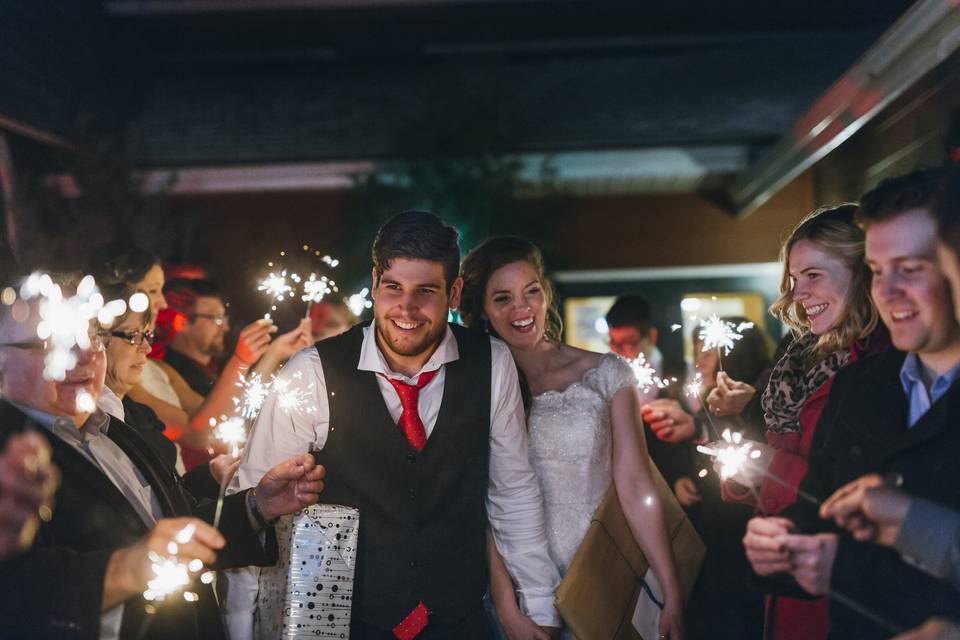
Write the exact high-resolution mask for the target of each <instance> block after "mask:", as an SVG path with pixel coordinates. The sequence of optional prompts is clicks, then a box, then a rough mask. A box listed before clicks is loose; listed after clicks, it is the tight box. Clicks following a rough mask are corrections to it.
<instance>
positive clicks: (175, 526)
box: [101, 518, 226, 611]
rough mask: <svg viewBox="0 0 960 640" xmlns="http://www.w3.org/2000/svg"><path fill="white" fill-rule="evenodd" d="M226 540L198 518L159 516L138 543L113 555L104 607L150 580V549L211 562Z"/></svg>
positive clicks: (179, 559) (109, 565)
mask: <svg viewBox="0 0 960 640" xmlns="http://www.w3.org/2000/svg"><path fill="white" fill-rule="evenodd" d="M188 533H189V534H190V535H189V536H187V535H186V534H188ZM225 544H226V540H224V538H223V535H222V534H221V533H220V532H219V531H217V530H216V529H214V528H213V527H211V526H210V525H209V524H207V523H206V522H203V521H202V520H198V519H197V518H163V519H161V520H158V521H157V524H155V525H154V526H153V528H152V529H151V530H150V531H149V532H148V533H147V534H146V535H145V536H143V537H142V538H140V540H139V541H138V542H137V543H136V544H134V545H133V546H130V547H123V548H121V549H117V550H116V551H114V552H113V553H112V554H111V555H110V560H109V561H108V563H107V570H106V575H105V576H104V588H103V602H102V606H101V610H103V611H106V610H107V609H110V608H112V607H114V606H116V605H118V604H120V603H121V602H123V601H124V600H126V599H127V598H129V597H131V596H133V595H135V594H137V593H140V592H142V591H143V590H144V589H146V587H147V582H148V581H149V580H151V579H152V578H153V571H152V570H151V564H152V562H151V560H150V554H151V552H152V553H155V554H157V555H159V556H161V557H167V556H175V557H176V558H177V560H178V561H180V562H183V563H189V562H190V561H191V560H194V559H199V560H200V561H201V562H203V564H204V565H207V566H209V565H212V564H213V563H214V562H216V561H217V553H216V552H217V550H218V549H222V548H223V546H224V545H225Z"/></svg>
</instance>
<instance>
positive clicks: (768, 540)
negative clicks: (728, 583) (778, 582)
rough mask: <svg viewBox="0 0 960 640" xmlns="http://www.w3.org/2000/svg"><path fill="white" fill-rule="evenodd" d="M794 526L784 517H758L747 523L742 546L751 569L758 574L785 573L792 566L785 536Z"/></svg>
mask: <svg viewBox="0 0 960 640" xmlns="http://www.w3.org/2000/svg"><path fill="white" fill-rule="evenodd" d="M793 531H796V526H795V525H794V524H793V522H792V521H790V520H787V519H786V518H773V517H758V518H751V519H750V521H749V522H748V523H747V533H746V535H745V536H744V537H743V547H744V549H745V550H746V553H747V560H748V561H749V562H750V566H751V567H752V568H753V571H754V572H755V573H756V574H757V575H759V576H769V575H773V574H775V573H785V572H788V571H790V569H792V568H793V564H792V563H791V562H790V552H789V551H787V548H786V546H785V542H786V537H787V536H788V535H789V534H790V533H792V532H793Z"/></svg>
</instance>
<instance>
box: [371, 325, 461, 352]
mask: <svg viewBox="0 0 960 640" xmlns="http://www.w3.org/2000/svg"><path fill="white" fill-rule="evenodd" d="M415 321H416V322H422V323H423V324H421V325H420V326H419V327H417V328H416V329H414V330H409V331H408V330H404V329H401V328H400V327H398V326H396V325H395V324H394V322H393V320H391V319H390V318H383V319H382V320H381V318H376V320H375V321H374V326H375V327H376V330H377V338H378V340H377V341H378V343H379V344H380V348H381V349H386V350H389V351H390V352H391V353H395V354H396V355H398V356H403V357H414V356H419V355H422V354H424V353H428V352H431V351H433V350H434V349H436V348H437V346H439V344H440V342H442V341H443V336H444V335H445V334H446V331H447V321H446V319H444V320H443V321H442V322H439V323H436V324H434V323H432V322H431V321H429V320H428V319H426V318H417V319H416V320H415Z"/></svg>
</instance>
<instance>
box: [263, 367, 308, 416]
mask: <svg viewBox="0 0 960 640" xmlns="http://www.w3.org/2000/svg"><path fill="white" fill-rule="evenodd" d="M302 377H303V374H302V373H301V372H299V371H298V372H296V373H295V374H293V375H292V376H291V378H292V379H293V380H300V379H301V378H302ZM293 380H291V379H288V378H278V377H274V378H273V381H272V383H271V392H272V393H275V394H276V396H277V406H278V407H280V409H282V410H283V411H285V412H286V413H290V412H292V411H297V412H299V413H313V412H314V411H316V407H315V406H313V405H311V404H309V401H310V393H309V392H308V391H307V390H306V389H304V388H303V387H301V386H296V385H295V384H294V382H293Z"/></svg>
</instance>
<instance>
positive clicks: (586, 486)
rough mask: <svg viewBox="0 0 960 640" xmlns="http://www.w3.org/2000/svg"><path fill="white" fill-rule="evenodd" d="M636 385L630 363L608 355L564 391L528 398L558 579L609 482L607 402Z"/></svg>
mask: <svg viewBox="0 0 960 640" xmlns="http://www.w3.org/2000/svg"><path fill="white" fill-rule="evenodd" d="M636 384H637V380H636V377H635V376H634V375H633V371H632V370H631V369H630V365H628V364H627V363H626V362H625V361H624V360H623V359H622V358H620V356H618V355H616V354H612V353H608V354H604V355H603V356H602V358H601V359H600V364H599V365H598V366H596V367H595V368H593V369H590V370H588V371H587V372H586V373H584V374H583V376H581V378H580V380H579V381H577V382H574V383H573V384H571V385H570V386H569V387H567V388H566V389H564V390H563V391H546V392H544V393H541V394H539V395H536V396H534V397H533V402H532V405H531V407H530V416H529V418H528V425H529V438H530V462H531V464H532V465H533V468H534V470H535V471H536V473H537V477H538V478H539V480H540V486H541V488H542V490H543V497H544V507H545V511H546V519H547V537H548V542H549V546H550V557H551V558H552V559H553V561H554V563H556V565H557V567H558V568H559V570H560V574H561V575H563V574H565V573H566V571H567V567H569V566H570V561H571V560H572V559H573V555H574V553H575V552H576V550H577V547H578V546H579V545H580V541H581V540H583V536H584V535H585V534H586V532H587V527H588V526H589V525H590V519H591V518H592V517H593V514H594V512H595V511H596V510H597V506H599V504H600V501H601V500H602V499H603V496H604V494H605V493H606V491H607V488H608V487H609V486H610V482H611V480H612V478H613V465H612V457H613V456H612V453H613V433H612V429H611V422H610V401H611V399H612V398H613V396H614V394H615V393H616V392H617V391H619V390H620V389H622V388H623V387H626V386H630V385H636Z"/></svg>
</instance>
